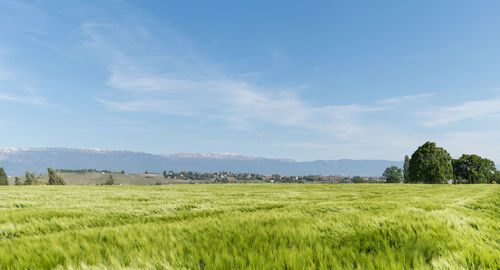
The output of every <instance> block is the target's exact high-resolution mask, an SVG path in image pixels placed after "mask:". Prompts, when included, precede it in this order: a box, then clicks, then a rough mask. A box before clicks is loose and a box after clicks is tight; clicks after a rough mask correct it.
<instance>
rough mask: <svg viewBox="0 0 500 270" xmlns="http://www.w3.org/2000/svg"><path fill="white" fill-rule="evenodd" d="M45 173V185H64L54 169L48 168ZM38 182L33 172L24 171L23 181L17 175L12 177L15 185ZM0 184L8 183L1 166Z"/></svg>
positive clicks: (5, 184)
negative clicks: (46, 179)
mask: <svg viewBox="0 0 500 270" xmlns="http://www.w3.org/2000/svg"><path fill="white" fill-rule="evenodd" d="M47 173H48V175H49V179H48V181H47V185H66V182H65V181H64V179H63V178H62V177H61V176H60V175H59V174H57V172H56V170H54V169H52V168H48V169H47ZM39 183H40V182H39V181H38V176H37V175H36V173H34V172H29V171H26V174H25V180H24V182H22V181H21V179H20V178H19V177H17V176H16V177H15V178H14V184H15V185H36V184H39ZM0 185H2V186H7V185H9V179H8V177H7V174H6V173H5V170H4V169H3V168H2V167H0Z"/></svg>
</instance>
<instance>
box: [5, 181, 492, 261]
mask: <svg viewBox="0 0 500 270" xmlns="http://www.w3.org/2000/svg"><path fill="white" fill-rule="evenodd" d="M0 198H1V200H0V237H1V240H0V268H1V269H340V268H343V269H499V268H500V186H498V185H459V186H452V185H399V184H337V185H332V184H330V185H305V184H233V185H231V184H226V185H215V184H210V185H171V186H9V187H1V188H0Z"/></svg>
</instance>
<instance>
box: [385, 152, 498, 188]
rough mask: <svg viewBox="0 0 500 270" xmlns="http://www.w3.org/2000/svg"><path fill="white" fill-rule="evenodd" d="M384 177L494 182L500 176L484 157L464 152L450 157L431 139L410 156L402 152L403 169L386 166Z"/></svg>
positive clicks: (433, 181) (434, 181)
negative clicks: (454, 157)
mask: <svg viewBox="0 0 500 270" xmlns="http://www.w3.org/2000/svg"><path fill="white" fill-rule="evenodd" d="M383 177H384V178H385V179H386V182H389V183H400V182H404V183H426V184H445V183H455V184H486V183H493V184H496V182H498V181H499V180H500V171H498V170H497V169H496V167H495V163H494V162H493V161H492V160H489V159H487V158H483V157H480V156H478V155H475V154H463V155H462V156H461V157H459V158H458V159H453V158H452V157H451V155H450V154H449V153H448V151H446V150H445V149H444V148H441V147H437V146H436V143H434V142H426V143H425V144H423V145H422V146H420V147H419V148H418V149H417V150H416V151H415V152H414V153H413V154H412V155H411V158H410V157H408V156H405V160H404V164H403V169H401V168H399V167H397V166H391V167H388V168H387V169H385V171H384V173H383Z"/></svg>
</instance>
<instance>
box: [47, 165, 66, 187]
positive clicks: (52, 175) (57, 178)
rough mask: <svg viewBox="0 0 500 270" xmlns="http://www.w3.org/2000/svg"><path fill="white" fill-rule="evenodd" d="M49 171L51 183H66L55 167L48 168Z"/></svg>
mask: <svg viewBox="0 0 500 270" xmlns="http://www.w3.org/2000/svg"><path fill="white" fill-rule="evenodd" d="M47 171H48V172H49V185H66V183H65V182H64V179H62V177H61V176H60V175H59V174H57V172H56V171H55V170H54V169H52V168H48V169H47Z"/></svg>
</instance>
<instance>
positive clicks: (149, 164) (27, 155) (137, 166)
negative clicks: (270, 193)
mask: <svg viewBox="0 0 500 270" xmlns="http://www.w3.org/2000/svg"><path fill="white" fill-rule="evenodd" d="M401 164H402V162H401V161H386V160H348V159H343V160H316V161H306V162H297V161H294V160H291V159H269V158H261V157H250V156H243V155H237V154H230V153H208V154H198V153H178V154H170V155H154V154H148V153H141V152H131V151H110V150H103V149H97V148H91V149H73V148H6V149H0V167H3V168H4V169H5V170H6V172H7V174H9V175H23V174H24V172H25V171H26V170H29V171H35V172H37V173H42V172H46V169H47V168H48V167H52V168H56V169H90V168H92V169H97V170H111V171H121V170H125V171H126V172H128V173H142V172H144V171H151V172H162V171H164V170H167V171H168V170H173V171H197V172H218V171H231V172H248V173H261V174H274V173H276V174H282V175H309V174H321V175H346V176H348V175H362V176H380V175H381V174H382V172H383V171H384V169H385V168H386V167H388V166H390V165H397V166H401Z"/></svg>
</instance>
